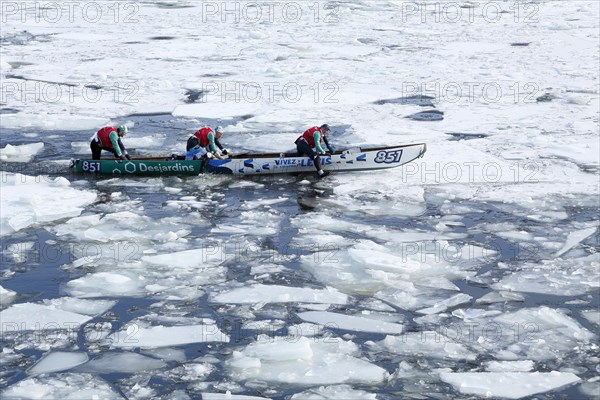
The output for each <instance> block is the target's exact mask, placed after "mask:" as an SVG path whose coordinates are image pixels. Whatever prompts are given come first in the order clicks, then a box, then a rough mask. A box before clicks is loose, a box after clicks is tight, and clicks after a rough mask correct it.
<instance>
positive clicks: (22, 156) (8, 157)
mask: <svg viewBox="0 0 600 400" xmlns="http://www.w3.org/2000/svg"><path fill="white" fill-rule="evenodd" d="M43 149H44V143H31V144H22V145H17V146H12V145H10V144H7V145H6V147H4V148H3V149H0V160H1V161H4V162H22V163H26V162H30V161H31V160H32V159H33V157H35V156H36V154H38V153H39V152H40V151H42V150H43Z"/></svg>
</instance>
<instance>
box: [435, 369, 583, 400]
mask: <svg viewBox="0 0 600 400" xmlns="http://www.w3.org/2000/svg"><path fill="white" fill-rule="evenodd" d="M440 378H441V379H442V380H443V381H444V382H447V383H449V384H451V385H453V386H454V387H455V388H456V389H457V390H458V391H460V392H461V393H464V394H474V395H477V396H483V397H503V398H507V399H520V398H522V397H527V396H531V395H534V394H537V393H545V392H549V391H551V390H554V389H557V388H560V387H562V386H565V385H570V384H573V383H575V382H578V381H579V380H580V379H579V378H578V377H577V375H575V374H572V373H570V372H558V371H552V372H442V373H441V374H440Z"/></svg>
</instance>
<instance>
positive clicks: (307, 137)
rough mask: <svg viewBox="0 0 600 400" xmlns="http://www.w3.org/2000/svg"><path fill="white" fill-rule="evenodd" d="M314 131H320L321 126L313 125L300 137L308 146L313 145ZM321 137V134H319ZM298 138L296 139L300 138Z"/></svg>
mask: <svg viewBox="0 0 600 400" xmlns="http://www.w3.org/2000/svg"><path fill="white" fill-rule="evenodd" d="M315 132H319V133H321V128H319V127H318V126H313V127H312V128H310V129H307V130H306V131H305V132H304V133H303V134H302V136H300V138H304V140H306V142H307V143H308V145H309V146H310V147H315V136H314V134H315ZM321 137H322V136H321ZM300 138H298V139H300Z"/></svg>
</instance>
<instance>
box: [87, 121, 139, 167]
mask: <svg viewBox="0 0 600 400" xmlns="http://www.w3.org/2000/svg"><path fill="white" fill-rule="evenodd" d="M125 135H127V127H126V126H125V125H119V127H118V128H115V127H114V126H105V127H104V128H102V129H100V130H99V131H98V132H96V134H95V135H94V136H92V142H91V143H90V149H91V150H92V160H99V159H100V155H101V154H102V150H105V151H110V152H111V153H113V154H114V155H115V157H116V158H120V159H121V160H124V159H126V158H127V159H128V160H131V157H130V156H129V153H127V149H126V148H125V145H124V144H123V142H122V141H121V138H124V137H125Z"/></svg>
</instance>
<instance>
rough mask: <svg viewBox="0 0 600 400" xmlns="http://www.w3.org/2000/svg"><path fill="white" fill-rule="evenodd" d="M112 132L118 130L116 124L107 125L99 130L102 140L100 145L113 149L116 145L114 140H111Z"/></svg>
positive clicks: (99, 137) (99, 136) (99, 138)
mask: <svg viewBox="0 0 600 400" xmlns="http://www.w3.org/2000/svg"><path fill="white" fill-rule="evenodd" d="M111 132H117V128H115V127H114V126H107V127H104V128H102V129H100V130H99V131H98V133H97V135H98V140H99V141H100V146H102V147H107V148H109V149H112V148H113V147H114V146H113V144H112V142H111V141H110V133H111Z"/></svg>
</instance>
